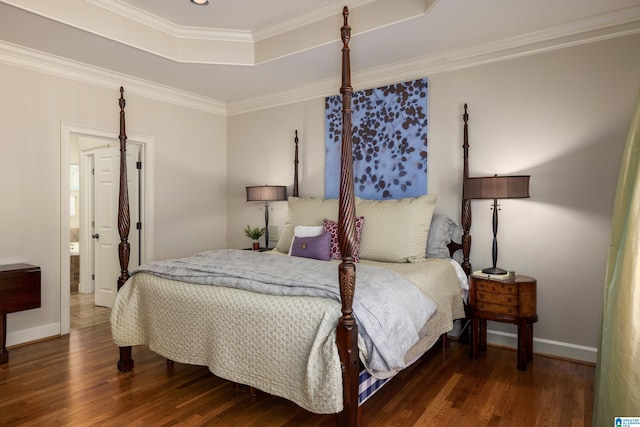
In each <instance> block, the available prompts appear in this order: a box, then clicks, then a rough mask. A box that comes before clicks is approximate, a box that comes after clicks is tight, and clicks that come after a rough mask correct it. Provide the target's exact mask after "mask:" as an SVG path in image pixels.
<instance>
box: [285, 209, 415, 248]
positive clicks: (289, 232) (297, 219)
mask: <svg viewBox="0 0 640 427" xmlns="http://www.w3.org/2000/svg"><path fill="white" fill-rule="evenodd" d="M325 218H329V219H331V220H333V221H337V220H338V199H318V198H315V197H289V212H288V215H287V220H286V221H285V224H284V227H283V228H282V233H281V234H280V240H278V244H277V245H276V250H278V251H280V252H285V253H288V252H289V248H290V247H291V241H292V240H293V230H294V228H295V227H296V225H320V226H322V220H323V219H325ZM423 253H424V248H423Z"/></svg>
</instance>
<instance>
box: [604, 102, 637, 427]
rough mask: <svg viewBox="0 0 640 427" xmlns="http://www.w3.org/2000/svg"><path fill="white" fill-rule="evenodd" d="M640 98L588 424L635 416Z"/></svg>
mask: <svg viewBox="0 0 640 427" xmlns="http://www.w3.org/2000/svg"><path fill="white" fill-rule="evenodd" d="M638 162H640V97H639V98H638V106H637V107H636V111H635V115H634V116H633V120H632V122H631V129H630V130H629V136H628V139H627V145H626V147H625V150H624V154H623V157H622V163H621V165H620V175H619V176H618V187H617V189H616V199H615V205H614V208H613V222H612V229H611V245H610V247H609V258H608V260H607V272H606V276H605V289H604V305H603V312H602V331H601V339H600V347H599V349H598V364H597V366H596V385H595V401H594V405H593V426H595V427H600V426H614V425H615V423H614V419H615V417H640V185H639V184H640V175H639V174H638V172H639V171H638Z"/></svg>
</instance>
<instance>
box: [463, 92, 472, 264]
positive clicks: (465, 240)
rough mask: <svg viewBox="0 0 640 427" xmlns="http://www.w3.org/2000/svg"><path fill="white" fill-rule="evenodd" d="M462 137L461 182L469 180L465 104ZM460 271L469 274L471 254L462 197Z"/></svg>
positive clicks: (468, 214)
mask: <svg viewBox="0 0 640 427" xmlns="http://www.w3.org/2000/svg"><path fill="white" fill-rule="evenodd" d="M462 120H463V121H464V135H463V143H462V150H463V155H464V167H463V172H462V180H463V181H464V180H465V179H467V178H469V124H468V121H469V113H467V104H466V103H465V104H464V114H463V115H462ZM461 220H462V269H463V270H464V271H465V273H467V274H471V262H470V261H469V253H470V252H471V234H469V230H471V200H469V199H467V198H465V197H464V194H463V195H462V218H461Z"/></svg>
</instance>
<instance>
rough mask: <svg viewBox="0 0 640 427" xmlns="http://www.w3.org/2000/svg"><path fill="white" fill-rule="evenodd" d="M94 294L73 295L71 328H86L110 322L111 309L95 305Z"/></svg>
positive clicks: (74, 293) (71, 300)
mask: <svg viewBox="0 0 640 427" xmlns="http://www.w3.org/2000/svg"><path fill="white" fill-rule="evenodd" d="M94 301H95V295H94V294H81V293H78V292H73V293H71V297H70V305H71V328H72V329H76V328H84V327H85V326H93V325H97V324H99V323H104V322H108V321H109V316H111V309H109V308H106V307H98V306H96V305H95V304H94Z"/></svg>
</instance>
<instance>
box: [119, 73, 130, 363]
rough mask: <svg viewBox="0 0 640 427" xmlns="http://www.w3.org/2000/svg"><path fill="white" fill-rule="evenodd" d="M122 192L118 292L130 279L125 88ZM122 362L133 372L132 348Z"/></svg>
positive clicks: (123, 352) (122, 349)
mask: <svg viewBox="0 0 640 427" xmlns="http://www.w3.org/2000/svg"><path fill="white" fill-rule="evenodd" d="M118 104H119V105H120V135H119V139H120V192H119V195H118V232H119V233H120V243H119V244H118V259H119V260H120V277H118V290H120V288H121V287H122V285H124V284H125V282H126V281H127V279H129V253H130V247H129V226H130V215H129V189H128V187H127V132H126V124H125V119H124V107H125V105H126V101H125V99H124V88H123V87H122V86H120V99H119V100H118ZM119 349H120V360H118V370H119V371H120V372H129V371H131V370H133V359H132V357H131V346H126V347H120V348H119Z"/></svg>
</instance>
